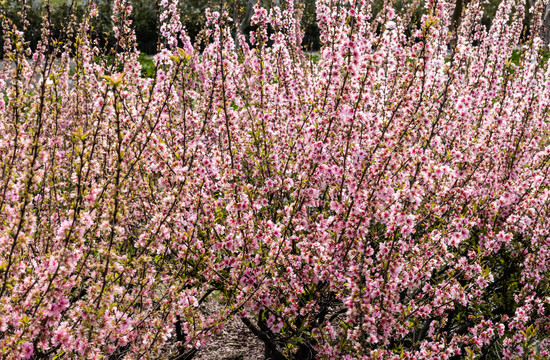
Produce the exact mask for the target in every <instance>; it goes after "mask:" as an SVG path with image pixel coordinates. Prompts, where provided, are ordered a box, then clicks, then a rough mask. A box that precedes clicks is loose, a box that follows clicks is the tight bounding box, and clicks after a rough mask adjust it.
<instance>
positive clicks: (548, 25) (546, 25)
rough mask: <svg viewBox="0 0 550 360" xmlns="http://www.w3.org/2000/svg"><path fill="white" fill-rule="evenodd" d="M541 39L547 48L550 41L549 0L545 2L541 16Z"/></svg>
mask: <svg viewBox="0 0 550 360" xmlns="http://www.w3.org/2000/svg"><path fill="white" fill-rule="evenodd" d="M542 41H543V43H544V47H545V48H546V49H547V48H548V44H549V43H550V1H548V3H546V7H545V9H544V15H543V17H542Z"/></svg>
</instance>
